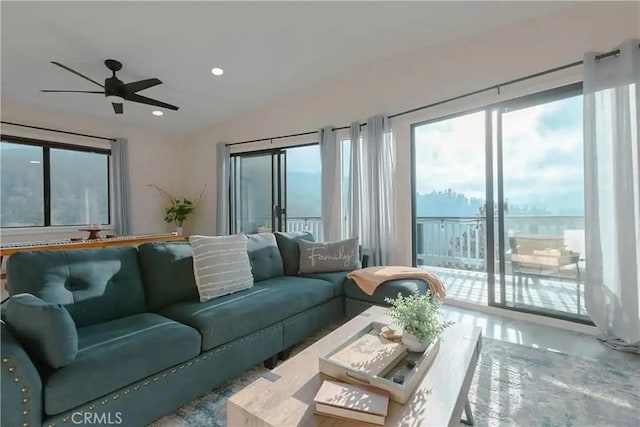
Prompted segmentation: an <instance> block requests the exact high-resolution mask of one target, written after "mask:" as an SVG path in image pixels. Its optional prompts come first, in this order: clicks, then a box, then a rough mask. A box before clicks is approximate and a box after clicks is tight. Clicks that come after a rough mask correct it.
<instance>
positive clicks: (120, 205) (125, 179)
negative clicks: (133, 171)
mask: <svg viewBox="0 0 640 427" xmlns="http://www.w3.org/2000/svg"><path fill="white" fill-rule="evenodd" d="M128 144H129V143H128V142H127V140H126V139H124V138H116V139H115V141H111V161H112V162H113V199H114V200H113V225H114V227H115V232H116V234H117V235H118V236H126V235H128V234H131V196H130V188H129V150H128Z"/></svg>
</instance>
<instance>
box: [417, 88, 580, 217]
mask: <svg viewBox="0 0 640 427" xmlns="http://www.w3.org/2000/svg"><path fill="white" fill-rule="evenodd" d="M502 120H503V165H504V166H503V177H504V194H505V198H507V199H508V200H509V203H510V204H518V205H530V206H536V207H540V208H544V209H546V210H547V211H548V212H549V213H553V214H569V213H570V214H580V213H581V212H582V205H583V194H584V188H583V186H584V184H583V182H584V181H583V174H584V171H583V140H582V97H581V96H576V97H573V98H568V99H564V100H560V101H555V102H551V103H547V104H542V105H538V106H534V107H529V108H524V109H520V110H515V111H511V112H507V113H505V114H504V115H503V117H502ZM484 151H485V120H484V112H478V113H473V114H468V115H464V116H459V117H456V118H453V119H448V120H445V121H441V122H436V123H432V124H427V125H424V126H420V127H418V128H416V172H417V173H416V175H417V177H416V186H417V190H418V193H422V194H424V193H430V192H431V191H434V190H435V191H443V190H446V189H448V188H451V189H453V190H454V191H456V192H459V193H463V194H465V195H466V196H467V197H478V198H485V182H484V180H485V154H484Z"/></svg>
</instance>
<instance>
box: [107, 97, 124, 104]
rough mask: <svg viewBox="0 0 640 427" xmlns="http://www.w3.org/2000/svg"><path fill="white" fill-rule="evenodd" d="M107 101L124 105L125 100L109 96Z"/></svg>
mask: <svg viewBox="0 0 640 427" xmlns="http://www.w3.org/2000/svg"><path fill="white" fill-rule="evenodd" d="M107 101H109V102H111V103H115V104H122V103H123V102H124V98H123V97H121V96H118V95H107Z"/></svg>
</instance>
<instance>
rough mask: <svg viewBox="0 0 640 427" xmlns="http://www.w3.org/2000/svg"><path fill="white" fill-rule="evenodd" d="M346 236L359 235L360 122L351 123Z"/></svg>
mask: <svg viewBox="0 0 640 427" xmlns="http://www.w3.org/2000/svg"><path fill="white" fill-rule="evenodd" d="M349 134H350V140H351V146H350V148H351V151H350V156H349V188H348V190H347V191H348V198H347V203H348V204H347V220H346V228H347V229H346V230H345V236H346V237H350V238H353V237H360V205H361V201H360V161H361V156H360V122H353V123H351V129H350V132H349Z"/></svg>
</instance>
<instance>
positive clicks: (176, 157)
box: [1, 105, 184, 242]
mask: <svg viewBox="0 0 640 427" xmlns="http://www.w3.org/2000/svg"><path fill="white" fill-rule="evenodd" d="M1 117H2V120H3V121H9V122H17V123H23V124H28V125H32V126H41V127H48V128H53V129H60V130H67V131H71V132H78V133H86V134H91V135H99V136H106V137H122V138H126V139H127V140H128V141H129V163H130V164H129V176H130V180H131V211H132V218H131V228H132V230H131V231H132V233H133V234H142V233H160V232H166V231H175V227H173V226H171V225H168V224H165V222H164V221H163V218H164V215H163V207H164V205H165V203H164V201H163V199H162V198H161V197H160V196H159V195H158V194H157V192H156V191H155V190H154V189H153V188H150V187H148V184H156V185H158V186H160V187H162V188H165V189H168V190H170V189H174V190H175V191H176V195H181V194H182V191H183V190H184V181H183V160H184V157H183V150H182V145H181V144H180V141H176V140H175V138H172V137H170V136H166V135H161V134H156V133H153V132H147V131H140V130H136V129H131V128H126V127H114V126H109V125H105V124H103V123H100V122H97V121H92V120H84V119H80V118H77V117H69V116H63V115H59V114H55V113H50V112H45V111H38V110H34V109H28V108H22V107H19V106H15V105H14V106H11V105H9V106H3V109H2V112H1ZM2 133H3V134H7V135H13V136H22V137H31V138H36V139H45V140H50V141H58V142H65V143H70V144H78V145H91V146H97V147H105V148H108V147H109V142H108V141H103V140H98V139H90V138H84V137H77V136H72V135H65V134H59V133H53V132H47V131H39V130H33V129H26V128H21V127H17V126H11V125H4V124H3V125H2ZM77 228H78V227H46V228H32V229H12V230H7V229H5V230H2V231H1V234H2V236H1V238H2V241H4V242H15V241H33V240H47V239H63V238H68V237H81V236H84V235H86V234H87V233H86V232H80V231H78V230H77Z"/></svg>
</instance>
